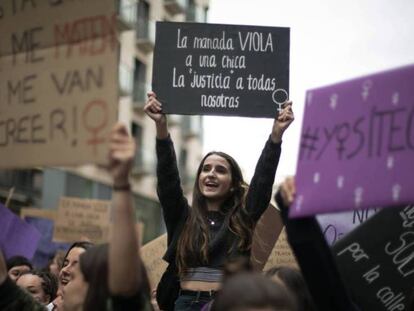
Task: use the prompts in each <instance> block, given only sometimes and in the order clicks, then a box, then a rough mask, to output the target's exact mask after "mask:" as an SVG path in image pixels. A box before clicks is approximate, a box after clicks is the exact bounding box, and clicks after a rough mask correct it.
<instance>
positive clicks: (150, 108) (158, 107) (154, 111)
mask: <svg viewBox="0 0 414 311" xmlns="http://www.w3.org/2000/svg"><path fill="white" fill-rule="evenodd" d="M147 96H148V100H147V103H146V104H145V106H144V111H145V113H146V114H147V115H148V116H149V117H150V118H151V119H153V120H154V121H155V123H165V122H166V121H167V118H166V116H165V114H164V113H163V112H162V104H161V103H160V102H159V101H158V100H157V95H155V93H154V92H148V94H147Z"/></svg>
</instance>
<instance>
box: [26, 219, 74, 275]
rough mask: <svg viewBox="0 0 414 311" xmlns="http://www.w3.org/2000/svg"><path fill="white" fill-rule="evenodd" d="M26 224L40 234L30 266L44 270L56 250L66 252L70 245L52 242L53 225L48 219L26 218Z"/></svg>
mask: <svg viewBox="0 0 414 311" xmlns="http://www.w3.org/2000/svg"><path fill="white" fill-rule="evenodd" d="M25 219H26V222H27V223H29V224H31V225H32V226H34V227H35V228H36V229H37V230H39V232H40V233H41V238H40V241H39V243H38V246H37V250H36V253H35V254H34V257H33V259H32V264H33V265H34V266H35V267H37V268H44V267H46V265H47V264H48V263H49V260H50V259H51V258H52V257H53V256H54V255H55V253H56V251H58V250H67V249H68V248H69V246H70V243H56V242H53V241H52V237H53V227H54V223H53V221H52V220H50V219H44V218H37V217H26V218H25Z"/></svg>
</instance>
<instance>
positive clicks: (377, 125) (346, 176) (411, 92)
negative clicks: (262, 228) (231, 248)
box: [291, 65, 414, 217]
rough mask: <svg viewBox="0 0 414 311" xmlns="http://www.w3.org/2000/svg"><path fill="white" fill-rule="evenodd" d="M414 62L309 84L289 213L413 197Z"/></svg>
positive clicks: (362, 206) (396, 201)
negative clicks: (327, 83) (332, 82)
mask: <svg viewBox="0 0 414 311" xmlns="http://www.w3.org/2000/svg"><path fill="white" fill-rule="evenodd" d="M413 172H414V66H413V65H412V66H407V67H403V68H398V69H395V70H390V71H386V72H382V73H378V74H373V75H370V76H365V77H361V78H357V79H354V80H350V81H346V82H343V83H338V84H335V85H331V86H327V87H323V88H319V89H314V90H310V91H308V92H307V96H306V107H305V115H304V120H303V125H302V134H301V142H300V153H299V160H298V165H297V174H296V185H297V197H296V201H295V202H294V204H293V206H292V209H291V216H293V217H295V216H305V215H314V214H318V213H326V212H338V211H343V210H354V209H356V208H358V209H365V208H372V207H381V206H393V205H395V206H401V205H403V204H411V203H414V182H413Z"/></svg>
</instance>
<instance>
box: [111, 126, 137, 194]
mask: <svg viewBox="0 0 414 311" xmlns="http://www.w3.org/2000/svg"><path fill="white" fill-rule="evenodd" d="M135 149H136V145H135V141H134V139H133V138H132V137H131V136H129V135H128V131H127V129H126V127H125V125H123V124H120V123H117V124H116V125H115V126H114V127H113V128H112V131H111V135H110V147H109V166H108V171H109V173H110V174H111V175H112V178H113V182H114V185H115V186H123V185H127V184H128V175H129V172H130V170H131V168H132V165H133V161H134V155H135Z"/></svg>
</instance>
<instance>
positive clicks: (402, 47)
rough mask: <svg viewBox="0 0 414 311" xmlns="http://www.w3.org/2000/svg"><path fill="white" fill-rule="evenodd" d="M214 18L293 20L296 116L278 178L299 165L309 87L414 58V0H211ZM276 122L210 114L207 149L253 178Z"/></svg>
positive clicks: (272, 23) (265, 23)
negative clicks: (221, 153) (225, 154)
mask: <svg viewBox="0 0 414 311" xmlns="http://www.w3.org/2000/svg"><path fill="white" fill-rule="evenodd" d="M209 22H210V23H222V24H245V25H262V26H283V27H290V28H291V33H290V35H291V38H290V42H291V43H290V98H291V100H293V104H294V111H295V115H296V120H295V122H294V124H293V125H292V126H291V127H290V128H289V129H288V131H287V132H286V134H285V136H284V143H283V151H282V158H281V162H280V164H279V169H278V172H277V177H276V179H277V181H281V180H282V179H283V177H284V176H287V175H292V174H294V173H295V171H296V162H297V155H298V149H299V136H300V129H301V123H302V116H303V107H304V98H305V92H306V90H308V89H311V88H316V87H319V86H323V85H327V84H332V83H335V82H340V81H343V80H346V79H349V78H354V77H358V76H361V75H365V74H370V73H374V72H377V71H381V70H384V69H389V68H393V67H398V66H401V65H407V64H413V63H414V0H392V1H390V0H347V1H336V0H308V1H303V0H302V1H299V0H289V1H281V0H254V1H252V0H210V10H209ZM272 122H273V121H272V120H269V119H250V118H235V117H205V118H204V136H205V138H204V142H205V145H204V151H205V152H207V151H210V150H221V151H225V152H228V153H229V154H231V155H232V156H234V157H235V158H236V160H237V161H238V162H239V164H240V165H241V166H242V168H243V170H244V172H245V177H246V179H247V180H249V179H250V178H251V176H252V174H253V170H254V166H255V164H256V161H257V159H258V157H259V155H260V152H261V150H262V147H263V145H264V142H265V141H266V139H267V137H268V135H269V133H270V130H271V126H272Z"/></svg>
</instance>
